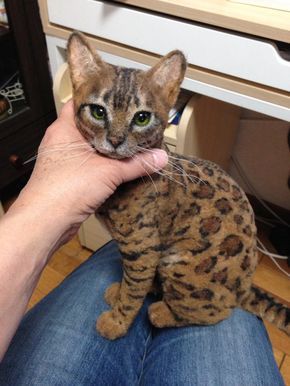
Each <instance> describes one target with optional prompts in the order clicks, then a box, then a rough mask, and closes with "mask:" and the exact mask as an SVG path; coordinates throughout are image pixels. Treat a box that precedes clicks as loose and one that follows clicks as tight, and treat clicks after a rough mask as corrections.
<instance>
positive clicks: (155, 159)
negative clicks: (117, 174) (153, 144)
mask: <svg viewBox="0 0 290 386" xmlns="http://www.w3.org/2000/svg"><path fill="white" fill-rule="evenodd" d="M167 162H168V155H167V153H166V151H164V150H161V149H152V150H150V152H149V151H148V152H146V153H138V154H135V155H134V156H133V157H132V158H131V159H128V160H126V161H124V162H121V170H120V171H121V174H122V179H123V182H126V181H130V180H134V179H135V178H138V177H141V176H144V175H148V174H152V173H154V172H156V171H158V170H160V169H162V168H164V167H165V166H166V164H167Z"/></svg>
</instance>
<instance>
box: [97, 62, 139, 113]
mask: <svg viewBox="0 0 290 386" xmlns="http://www.w3.org/2000/svg"><path fill="white" fill-rule="evenodd" d="M139 72H140V71H138V70H135V69H132V68H122V67H115V73H116V76H115V78H114V80H113V86H112V88H111V89H109V90H108V91H105V93H104V94H103V100H104V103H105V105H107V106H112V108H113V109H114V110H122V111H127V110H128V109H129V106H131V105H132V104H134V105H135V107H136V108H138V107H139V106H140V104H141V100H140V97H139V96H138V87H137V83H138V81H137V75H138V73H139Z"/></svg>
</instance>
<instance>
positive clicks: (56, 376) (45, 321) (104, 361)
mask: <svg viewBox="0 0 290 386" xmlns="http://www.w3.org/2000/svg"><path fill="white" fill-rule="evenodd" d="M121 275H122V269H121V260H120V255H119V252H118V249H117V246H116V244H115V243H114V242H110V243H108V244H107V245H105V246H104V247H103V248H102V249H100V250H99V251H97V252H96V253H95V254H94V255H92V256H91V258H89V259H88V261H86V262H85V263H84V264H83V265H81V266H80V267H79V268H78V269H77V270H76V271H74V272H73V273H72V274H71V275H70V276H69V277H68V278H66V280H64V282H63V283H62V284H61V285H60V286H59V287H58V288H56V289H55V290H54V291H53V292H52V293H50V294H49V295H48V296H47V297H46V298H45V299H43V300H42V301H41V302H40V303H39V304H38V305H37V306H36V307H35V308H34V309H32V310H31V311H30V312H29V313H28V314H27V315H26V316H25V318H24V320H23V321H22V323H21V325H20V327H19V329H18V332H17V334H16V336H15V337H14V339H13V342H12V344H11V346H10V348H9V350H8V352H7V354H6V356H5V358H4V360H3V362H2V364H1V366H0V385H1V386H2V385H5V386H6V385H7V386H8V385H10V386H22V385H23V386H24V385H26V386H28V385H29V386H56V385H57V386H81V385H84V386H88V385H97V386H107V385H108V386H115V385H116V386H117V385H118V386H135V385H144V386H145V385H148V386H149V385H150V386H159V385H160V386H167V385H168V386H169V385H170V386H173V385H174V386H187V385H190V386H193V385H200V386H225V385H227V386H244V385H245V386H262V385H263V386H279V385H283V384H284V383H283V380H282V378H281V376H280V373H279V370H278V368H277V366H276V364H275V361H274V358H273V354H272V349H271V345H270V343H269V339H268V336H267V333H266V331H265V328H264V326H263V324H262V322H261V321H260V320H259V319H258V318H256V317H255V316H253V315H250V314H249V313H247V312H244V311H241V310H236V311H235V312H234V313H233V315H232V316H231V317H230V318H229V319H227V320H225V321H223V322H221V323H219V324H217V325H214V326H208V327H201V326H192V327H185V328H168V329H161V330H159V329H156V328H154V327H152V326H151V325H150V323H149V321H148V317H147V312H146V309H147V307H148V304H150V302H152V301H154V298H153V297H148V299H147V300H146V302H145V304H144V306H143V308H142V310H141V312H140V313H139V315H138V317H137V319H136V320H135V322H134V324H133V326H132V327H131V329H130V331H129V332H128V334H127V335H126V336H125V337H124V338H121V339H118V340H116V341H109V340H106V339H103V338H102V337H100V336H99V335H98V333H97V332H96V330H95V321H96V319H97V317H98V315H100V313H101V312H102V311H104V310H105V309H107V308H108V306H107V305H106V304H105V302H104V300H103V294H104V291H105V289H106V288H107V287H108V286H109V285H110V283H112V282H114V281H120V278H121Z"/></svg>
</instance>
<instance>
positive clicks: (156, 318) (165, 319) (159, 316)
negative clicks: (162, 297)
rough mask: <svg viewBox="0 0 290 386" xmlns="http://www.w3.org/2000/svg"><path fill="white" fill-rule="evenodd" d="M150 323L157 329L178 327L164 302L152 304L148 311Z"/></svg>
mask: <svg viewBox="0 0 290 386" xmlns="http://www.w3.org/2000/svg"><path fill="white" fill-rule="evenodd" d="M148 314H149V319H150V322H151V323H152V324H153V326H155V327H159V328H162V327H171V326H177V325H178V323H177V322H176V320H175V318H174V315H173V314H172V312H171V311H170V309H169V308H168V306H167V304H166V303H165V302H163V301H160V302H156V303H152V304H151V305H150V306H149V309H148Z"/></svg>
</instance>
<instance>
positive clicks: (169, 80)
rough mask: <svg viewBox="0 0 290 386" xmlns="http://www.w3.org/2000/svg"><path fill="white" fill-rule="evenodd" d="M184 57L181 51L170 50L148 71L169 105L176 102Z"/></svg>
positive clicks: (183, 69) (149, 77)
mask: <svg viewBox="0 0 290 386" xmlns="http://www.w3.org/2000/svg"><path fill="white" fill-rule="evenodd" d="M186 65H187V63H186V59H185V56H184V54H183V53H182V52H181V51H178V50H175V51H171V52H170V53H169V54H167V55H166V56H164V57H163V58H162V59H161V60H160V61H159V62H158V63H157V64H156V65H155V66H154V67H152V68H151V69H150V70H149V71H148V73H147V76H148V79H149V81H152V82H153V83H154V84H155V85H156V86H157V88H158V89H159V92H161V94H162V95H163V97H164V98H165V100H166V102H167V103H168V104H169V106H170V107H172V106H173V105H174V103H175V102H176V99H177V96H178V94H179V88H180V85H181V82H182V81H183V78H184V74H185V71H186Z"/></svg>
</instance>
